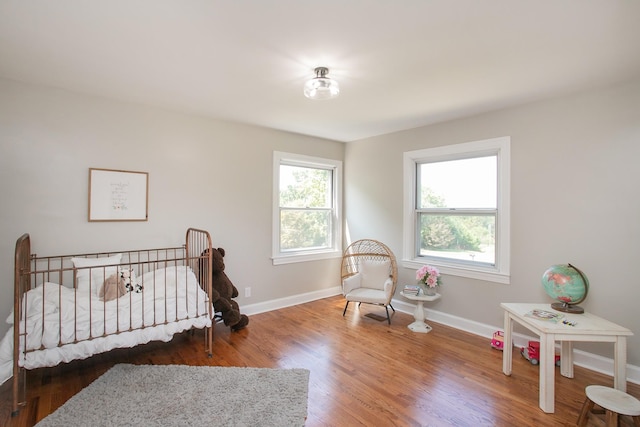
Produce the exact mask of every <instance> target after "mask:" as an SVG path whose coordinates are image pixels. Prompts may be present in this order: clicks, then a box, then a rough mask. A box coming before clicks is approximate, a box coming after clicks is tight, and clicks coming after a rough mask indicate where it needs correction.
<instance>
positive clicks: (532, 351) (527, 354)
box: [520, 341, 560, 366]
mask: <svg viewBox="0 0 640 427" xmlns="http://www.w3.org/2000/svg"><path fill="white" fill-rule="evenodd" d="M520 354H521V355H522V357H524V358H525V359H527V360H528V361H529V362H531V364H532V365H537V364H538V363H540V343H539V342H538V341H529V346H527V347H522V348H521V349H520ZM555 362H556V366H560V355H559V354H556V357H555Z"/></svg>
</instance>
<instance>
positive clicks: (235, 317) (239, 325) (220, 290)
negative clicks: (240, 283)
mask: <svg viewBox="0 0 640 427" xmlns="http://www.w3.org/2000/svg"><path fill="white" fill-rule="evenodd" d="M204 253H205V254H206V251H205V252H204ZM224 255H225V251H224V249H223V248H218V249H215V248H214V249H213V254H212V266H213V268H212V292H211V293H212V302H213V310H214V311H215V312H216V313H221V314H222V316H221V317H222V320H223V322H224V324H225V325H226V326H230V327H231V330H232V331H239V330H240V329H243V328H244V327H246V326H247V325H248V324H249V318H248V317H247V316H246V315H245V314H241V313H240V307H239V306H238V303H237V302H236V301H234V300H233V299H232V298H235V297H237V296H238V289H236V287H235V286H234V285H233V283H232V282H231V280H230V279H229V277H228V276H227V274H226V273H225V272H224V268H225V265H224V259H223V257H224ZM203 264H204V263H201V268H200V278H201V280H200V283H203V279H204V278H203V277H202V275H203V274H204V268H202V265H203Z"/></svg>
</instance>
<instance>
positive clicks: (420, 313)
mask: <svg viewBox="0 0 640 427" xmlns="http://www.w3.org/2000/svg"><path fill="white" fill-rule="evenodd" d="M400 295H402V296H403V297H405V298H406V299H408V300H411V301H416V302H417V303H418V305H417V307H416V311H415V312H414V313H413V317H414V319H415V321H414V322H413V323H412V324H410V325H409V326H408V328H409V329H411V330H412V331H413V332H421V333H423V334H427V333H429V332H431V326H429V325H427V323H426V322H425V321H424V302H425V301H435V300H437V299H440V294H439V293H436V294H435V295H425V294H423V293H422V292H420V293H419V294H418V295H408V294H405V293H404V292H400Z"/></svg>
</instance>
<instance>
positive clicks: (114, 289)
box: [98, 274, 127, 301]
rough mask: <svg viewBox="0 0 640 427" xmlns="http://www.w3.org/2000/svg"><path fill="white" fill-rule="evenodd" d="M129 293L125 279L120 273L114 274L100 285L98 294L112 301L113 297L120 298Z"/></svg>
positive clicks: (104, 299) (102, 298) (103, 298)
mask: <svg viewBox="0 0 640 427" xmlns="http://www.w3.org/2000/svg"><path fill="white" fill-rule="evenodd" d="M126 293H127V288H126V286H125V282H124V279H123V278H122V277H121V276H120V275H119V274H112V275H111V276H109V277H107V278H106V279H105V281H104V283H103V284H102V286H101V287H100V292H98V296H99V297H100V299H101V300H103V301H111V300H112V299H116V298H120V297H121V296H122V295H124V294H126Z"/></svg>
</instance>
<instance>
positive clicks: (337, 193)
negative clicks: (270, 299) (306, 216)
mask: <svg viewBox="0 0 640 427" xmlns="http://www.w3.org/2000/svg"><path fill="white" fill-rule="evenodd" d="M281 165H289V166H299V167H306V168H315V169H326V170H331V171H332V183H331V184H332V195H331V202H332V206H333V207H332V209H331V210H332V215H331V216H332V218H331V222H332V227H331V233H332V236H331V241H332V245H331V247H330V248H323V249H304V250H298V251H284V252H283V251H282V250H281V249H280V211H281V209H282V208H281V207H280V166H281ZM310 209H311V210H314V209H313V208H310ZM272 216H273V222H272V231H273V234H272V239H271V240H272V257H271V258H272V261H273V265H280V264H289V263H294V262H305V261H316V260H322V259H329V258H339V257H341V256H342V162H341V161H340V160H334V159H325V158H321V157H315V156H308V155H303V154H294V153H286V152H282V151H274V152H273V215H272Z"/></svg>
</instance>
